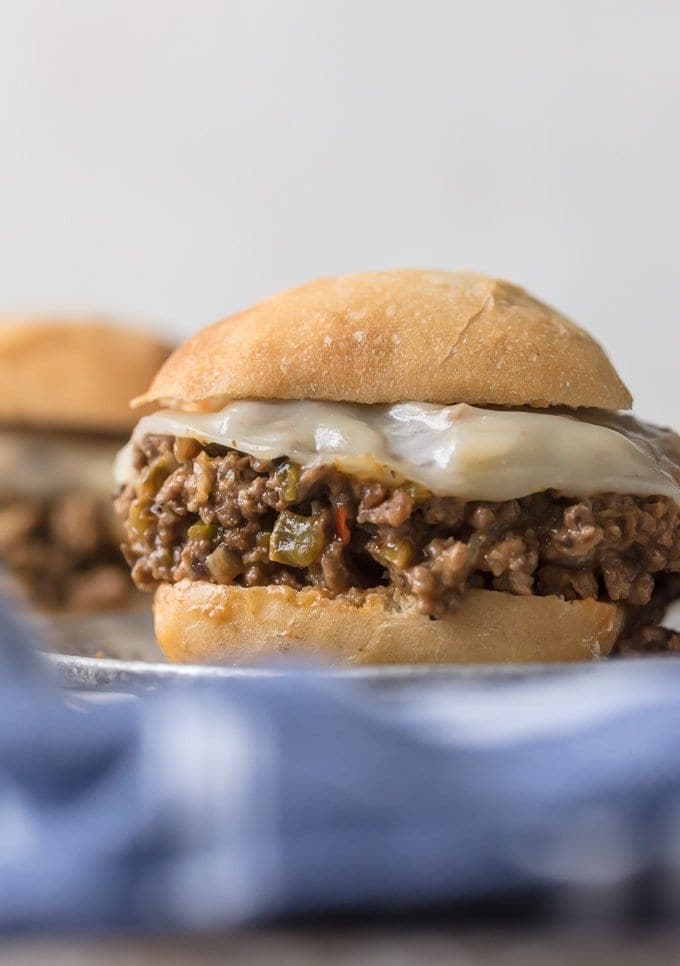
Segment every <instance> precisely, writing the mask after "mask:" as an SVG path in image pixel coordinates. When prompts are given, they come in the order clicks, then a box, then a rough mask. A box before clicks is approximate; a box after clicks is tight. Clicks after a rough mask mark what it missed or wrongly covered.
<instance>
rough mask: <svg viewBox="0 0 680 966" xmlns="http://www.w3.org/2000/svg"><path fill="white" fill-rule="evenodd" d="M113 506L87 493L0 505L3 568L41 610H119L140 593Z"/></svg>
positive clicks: (9, 500) (11, 500)
mask: <svg viewBox="0 0 680 966" xmlns="http://www.w3.org/2000/svg"><path fill="white" fill-rule="evenodd" d="M119 543H120V533H119V531H118V527H117V526H116V520H115V518H113V519H112V515H111V511H110V506H109V505H108V504H107V503H106V502H105V501H104V500H102V499H100V498H97V497H95V496H93V495H91V494H89V493H75V492H70V493H62V494H60V495H57V496H54V497H53V498H51V499H49V500H37V499H35V500H27V499H22V498H19V497H17V498H13V497H5V498H4V499H2V500H0V563H2V564H3V565H5V566H6V567H7V568H8V570H9V571H10V573H11V574H12V575H13V576H14V577H15V578H17V579H18V581H19V583H20V584H21V585H22V586H23V588H24V589H25V590H26V592H27V593H28V596H29V597H30V599H31V600H32V601H34V602H35V603H36V604H38V605H39V606H40V607H43V608H48V609H63V610H74V611H91V610H100V609H107V608H113V607H120V606H123V605H124V604H126V603H128V602H129V601H130V599H131V597H132V596H133V595H134V594H135V593H136V591H135V589H134V587H133V585H132V583H131V582H130V577H129V574H128V572H127V569H126V567H125V561H124V560H123V558H122V556H121V553H120V549H119Z"/></svg>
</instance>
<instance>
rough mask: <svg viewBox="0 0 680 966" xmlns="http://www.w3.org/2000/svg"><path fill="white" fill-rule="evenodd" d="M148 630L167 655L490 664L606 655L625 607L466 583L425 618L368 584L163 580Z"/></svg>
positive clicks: (214, 660) (208, 660)
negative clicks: (331, 588) (359, 592)
mask: <svg viewBox="0 0 680 966" xmlns="http://www.w3.org/2000/svg"><path fill="white" fill-rule="evenodd" d="M154 620H155V627H156V636H157V638H158V641H159V644H160V646H161V648H162V649H163V652H164V653H165V655H166V656H167V657H168V658H169V659H170V660H171V661H180V662H185V663H192V662H193V663H197V664H227V665H244V664H256V663H262V662H264V661H271V660H273V659H277V658H279V657H280V656H282V655H285V656H287V657H294V658H296V659H297V660H303V661H304V660H307V661H323V662H325V663H328V662H329V661H330V663H331V664H334V665H343V666H348V665H349V666H351V665H360V664H461V663H464V664H479V663H483V664H490V663H496V662H502V661H523V662H526V661H588V660H591V659H593V658H597V657H605V656H606V655H607V654H609V652H610V650H611V649H612V647H613V646H614V643H615V642H616V639H617V637H618V635H619V633H620V632H621V628H622V626H623V620H624V615H623V610H622V609H621V608H620V607H617V606H616V605H615V604H607V603H601V602H599V601H595V600H581V601H564V600H561V599H560V598H559V597H515V596H513V595H512V594H505V593H497V592H496V591H490V590H470V591H468V592H467V593H466V594H465V597H464V598H463V604H462V606H461V608H460V609H459V610H458V611H456V612H455V613H454V614H449V615H448V616H446V617H444V618H441V619H440V620H430V619H429V618H428V617H426V616H424V615H423V614H420V613H418V610H417V606H416V602H415V600H413V599H412V598H411V599H409V598H407V597H403V598H396V597H394V596H393V595H392V594H390V593H389V592H388V591H386V590H376V591H375V592H371V593H369V594H366V596H365V597H364V598H363V599H361V600H358V601H357V602H352V601H350V600H347V599H343V598H340V597H336V598H328V597H324V596H323V595H322V594H320V593H319V592H318V591H316V590H314V589H312V588H310V589H308V590H301V591H295V590H292V589H291V588H290V587H222V586H219V585H217V584H210V583H207V582H204V581H190V580H182V581H180V582H179V583H177V584H161V586H160V587H159V588H158V590H157V591H156V596H155V600H154Z"/></svg>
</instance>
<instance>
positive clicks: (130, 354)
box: [0, 317, 170, 610]
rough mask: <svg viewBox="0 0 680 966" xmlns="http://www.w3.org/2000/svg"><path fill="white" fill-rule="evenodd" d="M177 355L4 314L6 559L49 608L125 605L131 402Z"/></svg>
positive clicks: (1, 445)
mask: <svg viewBox="0 0 680 966" xmlns="http://www.w3.org/2000/svg"><path fill="white" fill-rule="evenodd" d="M169 351H170V349H169V347H168V346H166V345H165V344H163V343H162V342H161V341H160V340H159V339H157V338H155V337H153V336H151V335H148V334H145V333H140V332H137V331H135V330H131V329H128V328H125V327H122V326H119V325H116V324H114V323H112V322H108V321H104V320H100V319H76V320H74V319H71V318H68V319H67V318H64V319H52V318H34V317H32V318H11V319H4V320H0V564H2V565H4V566H5V567H6V568H7V569H8V570H9V571H10V573H11V574H13V575H14V577H16V578H17V579H18V582H19V583H20V585H21V586H22V587H23V588H24V590H25V591H26V593H27V595H28V596H29V597H30V599H31V600H32V601H33V602H34V603H36V604H38V605H39V606H41V607H44V608H48V609H51V608H54V609H62V610H91V609H99V608H109V607H113V606H118V605H124V604H126V603H127V602H128V601H129V600H130V599H132V598H133V596H134V593H135V591H134V587H133V585H132V583H131V581H130V579H129V573H128V570H127V567H126V565H125V561H124V560H123V558H122V556H121V554H120V541H121V538H122V535H121V532H120V528H119V524H118V520H117V518H116V517H115V514H113V513H112V512H111V492H112V489H113V478H112V463H113V459H114V457H115V454H116V452H117V451H118V450H119V449H120V446H121V444H122V442H124V440H125V438H126V436H127V435H129V432H130V430H131V428H132V425H133V422H134V420H133V419H132V418H131V414H130V407H129V400H130V397H131V396H133V395H135V393H138V392H139V391H140V390H141V389H142V388H144V387H145V386H146V385H148V382H149V380H150V379H151V377H152V375H153V373H154V372H155V371H156V370H157V369H158V367H159V365H160V364H161V362H162V361H163V359H164V358H165V357H166V356H167V354H168V352H169Z"/></svg>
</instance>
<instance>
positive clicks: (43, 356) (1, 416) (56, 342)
mask: <svg viewBox="0 0 680 966" xmlns="http://www.w3.org/2000/svg"><path fill="white" fill-rule="evenodd" d="M170 349H171V347H170V346H169V345H166V344H165V343H164V342H162V341H161V340H160V338H158V337H155V336H153V335H150V334H149V333H144V332H138V331H135V330H134V329H129V328H125V327H123V326H120V325H116V324H114V323H112V322H108V321H105V320H102V319H75V320H74V319H72V318H68V319H66V318H63V319H59V318H34V317H31V318H16V317H14V318H11V319H9V318H8V319H3V320H0V422H2V423H4V424H12V425H21V426H29V427H32V428H52V429H63V430H83V431H88V432H103V433H126V432H127V431H128V430H129V429H130V428H131V427H132V426H133V425H134V423H135V421H136V419H137V418H138V416H135V415H134V414H133V413H132V412H131V411H130V399H131V398H132V397H133V396H135V395H136V394H137V393H139V392H140V391H141V390H142V389H144V387H145V386H148V384H149V381H150V380H151V379H152V377H153V375H154V373H155V372H156V371H157V369H158V367H159V366H160V364H161V363H162V362H163V360H164V359H165V358H166V357H167V355H168V353H169V352H170Z"/></svg>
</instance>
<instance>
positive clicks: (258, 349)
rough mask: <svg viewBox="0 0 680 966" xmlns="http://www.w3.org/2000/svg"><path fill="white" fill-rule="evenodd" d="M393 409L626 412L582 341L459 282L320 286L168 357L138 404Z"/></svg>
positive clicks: (346, 280) (469, 279) (391, 275)
mask: <svg viewBox="0 0 680 966" xmlns="http://www.w3.org/2000/svg"><path fill="white" fill-rule="evenodd" d="M247 397H252V398H257V399H262V398H264V399H332V400H348V401H351V402H358V403H393V402H399V401H402V400H418V401H419V402H434V403H444V404H448V403H454V402H464V403H470V404H473V405H474V404H478V405H501V406H522V405H529V406H553V405H563V406H571V407H576V406H596V407H599V408H602V409H610V410H616V409H628V408H630V406H631V402H632V400H631V396H630V393H629V392H628V390H627V389H626V387H625V386H624V384H623V383H622V382H621V380H620V378H619V377H618V375H617V374H616V371H615V370H614V368H613V366H612V365H611V363H610V362H609V360H608V358H607V356H606V354H605V353H604V351H603V349H602V348H601V347H600V345H598V343H597V342H596V341H595V340H594V339H593V338H592V337H591V336H590V335H588V333H586V332H584V331H583V329H581V328H579V327H578V326H577V325H575V324H574V323H573V322H570V321H569V319H567V318H565V317H564V316H563V315H561V314H560V313H559V312H557V311H555V310H554V309H552V308H549V307H548V306H547V305H544V304H543V303H541V302H539V301H537V300H536V299H534V298H532V296H530V295H528V294H527V293H526V292H525V291H524V290H523V289H521V288H517V287H516V286H514V285H511V284H510V283H509V282H503V281H498V280H497V279H493V278H487V277H486V276H484V275H475V274H472V273H470V272H434V271H406V270H403V271H393V272H376V273H367V274H362V275H347V276H344V277H341V278H324V279H320V280H319V281H316V282H311V283H310V284H308V285H303V286H302V287H300V288H297V289H292V290H291V291H288V292H283V293H282V294H280V295H275V296H274V297H273V298H270V299H267V300H266V301H264V302H261V303H259V304H258V305H255V306H254V307H253V308H250V309H247V310H246V311H244V312H240V313H238V314H237V315H234V316H232V317H231V318H228V319H225V320H224V321H222V322H218V323H217V324H215V325H212V326H210V327H208V328H206V329H203V330H202V331H201V332H199V333H197V334H196V335H195V336H194V337H193V338H191V339H189V341H188V342H186V343H185V344H184V345H183V346H181V347H180V348H179V349H177V351H176V352H174V353H173V355H172V356H171V357H170V358H169V359H168V360H167V362H166V363H165V365H164V366H163V367H162V368H161V369H160V371H159V373H158V375H157V376H156V378H155V379H154V381H153V383H152V385H151V388H150V389H149V391H148V392H146V393H144V394H143V395H142V396H140V397H139V398H138V400H137V402H138V403H140V404H141V403H145V402H146V403H148V402H163V403H166V404H169V405H173V406H176V407H181V406H186V405H194V406H195V405H204V406H206V408H219V406H220V405H221V404H222V403H224V402H225V401H227V400H229V399H243V398H247Z"/></svg>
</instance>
